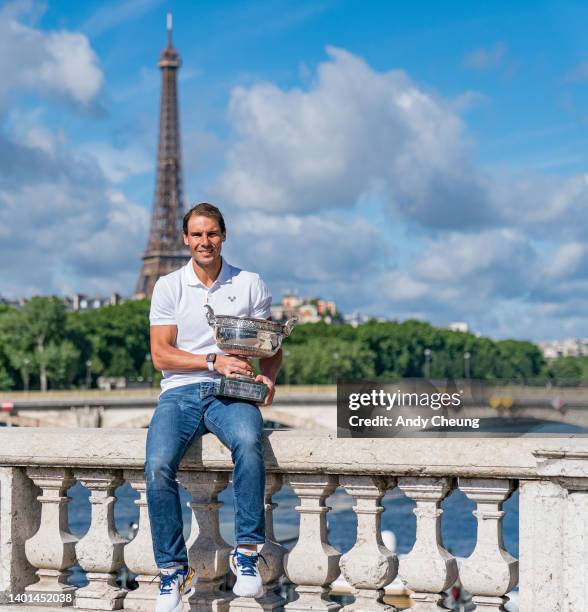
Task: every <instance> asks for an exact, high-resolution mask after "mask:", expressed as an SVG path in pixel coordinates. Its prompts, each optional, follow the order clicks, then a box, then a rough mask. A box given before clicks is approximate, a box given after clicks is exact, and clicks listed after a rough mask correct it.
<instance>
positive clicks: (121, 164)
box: [80, 141, 154, 183]
mask: <svg viewBox="0 0 588 612" xmlns="http://www.w3.org/2000/svg"><path fill="white" fill-rule="evenodd" d="M80 151H82V152H84V153H86V154H88V155H90V156H91V157H93V158H94V159H95V160H96V162H97V163H98V165H99V166H100V169H101V170H102V172H103V173H104V176H105V177H106V178H107V179H108V180H109V181H111V182H112V183H120V182H122V181H124V180H125V179H126V178H128V177H130V176H135V175H140V174H144V173H145V172H150V171H152V170H153V166H154V161H153V155H148V152H147V151H145V149H144V148H143V147H140V146H138V145H130V146H127V147H124V148H120V147H113V146H112V145H111V144H109V143H107V142H100V141H94V142H87V143H84V144H83V145H82V146H81V147H80Z"/></svg>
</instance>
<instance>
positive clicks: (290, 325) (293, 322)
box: [284, 317, 298, 338]
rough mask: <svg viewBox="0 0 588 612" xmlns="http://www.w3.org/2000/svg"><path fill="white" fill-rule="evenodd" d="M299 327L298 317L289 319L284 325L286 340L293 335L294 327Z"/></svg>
mask: <svg viewBox="0 0 588 612" xmlns="http://www.w3.org/2000/svg"><path fill="white" fill-rule="evenodd" d="M296 325H298V317H293V318H292V319H288V320H287V321H286V323H285V324H284V338H287V337H288V336H289V335H290V334H291V333H292V330H293V329H294V327H295V326H296Z"/></svg>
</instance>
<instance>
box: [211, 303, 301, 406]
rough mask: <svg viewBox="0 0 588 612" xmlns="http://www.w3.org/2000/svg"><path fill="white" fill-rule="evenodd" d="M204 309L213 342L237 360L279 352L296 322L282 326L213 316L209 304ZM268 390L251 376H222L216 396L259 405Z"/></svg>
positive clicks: (246, 319)
mask: <svg viewBox="0 0 588 612" xmlns="http://www.w3.org/2000/svg"><path fill="white" fill-rule="evenodd" d="M204 308H206V319H207V321H208V324H209V325H210V326H211V327H212V328H213V331H214V341H215V342H216V344H217V346H218V347H219V349H221V351H223V352H224V353H226V354H227V355H237V356H239V357H254V358H264V357H273V356H274V355H275V354H276V353H277V352H278V350H279V349H280V346H281V345H282V340H283V339H284V338H287V337H288V336H289V335H290V334H291V333H292V329H293V328H294V326H295V325H296V324H297V323H298V319H297V318H293V319H289V320H288V321H287V322H286V323H285V324H282V323H276V322H274V321H268V320H267V319H254V318H252V317H235V316H231V315H215V314H214V310H213V309H212V308H211V307H210V306H209V305H208V304H205V305H204ZM267 391H268V387H267V385H266V384H264V383H260V382H255V379H254V377H253V376H239V377H238V378H227V377H226V376H223V377H222V378H221V381H220V391H219V395H225V396H227V397H235V398H240V399H246V400H249V401H253V402H259V403H261V402H263V401H264V400H265V396H266V395H267Z"/></svg>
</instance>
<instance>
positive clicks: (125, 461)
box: [0, 428, 588, 612]
mask: <svg viewBox="0 0 588 612" xmlns="http://www.w3.org/2000/svg"><path fill="white" fill-rule="evenodd" d="M145 436H146V431H145V430H136V429H120V430H109V429H75V430H72V429H61V428H55V429H52V428H40V429H38V428H7V429H3V430H0V593H3V594H4V595H3V596H4V599H5V602H6V604H5V606H4V608H3V609H14V605H13V604H9V602H8V601H6V598H7V597H8V596H10V595H12V596H14V595H16V594H25V595H26V596H27V597H28V598H29V600H30V599H33V598H34V596H35V595H39V596H41V595H42V596H44V597H45V598H47V597H51V598H52V599H53V602H52V603H50V604H47V607H46V609H49V608H51V607H54V606H55V602H56V601H58V600H62V603H69V604H72V603H73V604H74V605H75V606H76V607H78V608H81V609H86V610H97V609H101V610H104V609H107V610H115V609H128V610H152V609H153V607H154V599H155V597H156V595H157V591H158V586H157V581H156V580H155V581H153V582H152V580H153V578H154V577H155V576H156V575H157V568H156V566H155V564H154V560H153V556H152V548H151V539H150V530H149V518H148V514H147V507H146V500H145V479H144V473H143V469H144V458H145V455H144V449H145ZM264 453H265V459H266V465H267V468H268V478H267V483H266V519H267V527H268V530H267V534H268V541H267V542H266V544H265V545H264V548H263V550H262V554H263V555H264V557H265V558H266V560H267V566H264V565H263V564H262V573H263V578H264V582H265V584H266V587H267V594H266V595H265V596H264V598H262V599H259V600H243V599H241V598H238V599H234V598H233V597H232V595H231V593H230V592H227V591H224V590H222V588H221V587H222V584H223V583H224V576H225V574H226V573H227V571H228V554H229V552H230V546H229V545H228V544H227V543H226V542H225V541H224V540H223V539H222V537H221V535H220V531H219V528H218V524H219V508H220V505H221V503H220V502H219V501H218V495H219V493H220V492H221V491H222V490H223V489H224V488H226V487H227V485H228V483H229V477H230V470H231V468H232V464H231V459H230V453H229V451H228V450H227V449H226V448H224V447H223V446H222V445H221V444H220V443H219V442H218V441H217V440H216V439H215V438H214V437H212V436H209V435H208V436H205V437H204V438H203V439H202V441H201V442H198V443H197V444H195V445H193V446H192V447H191V448H190V450H189V451H188V454H187V455H186V458H185V460H184V461H183V463H182V466H181V470H180V472H179V475H178V480H179V482H180V483H181V484H182V485H183V486H184V487H185V488H186V490H187V491H188V492H189V493H190V494H191V496H192V501H191V502H190V506H191V511H192V516H193V521H192V527H191V532H190V536H189V538H188V548H189V555H190V559H191V561H192V563H193V564H194V565H195V566H196V568H197V571H198V573H199V576H200V579H199V581H198V583H197V586H196V590H195V592H194V593H193V594H192V595H191V596H190V598H189V601H187V602H186V609H187V610H188V609H191V610H232V611H240V610H252V609H258V610H262V609H263V610H281V609H285V610H289V611H302V610H337V609H339V607H340V606H339V604H338V603H336V602H335V601H333V600H332V599H331V598H330V590H331V584H332V583H333V582H334V581H335V580H336V579H337V578H338V577H339V576H340V575H342V576H343V577H344V578H345V580H346V581H347V583H348V584H349V585H351V587H352V589H353V594H354V597H355V601H354V602H353V603H352V604H350V605H349V606H346V609H348V610H357V611H359V610H379V609H382V610H383V609H385V608H384V607H383V604H382V600H383V596H384V591H383V588H384V586H385V585H387V584H389V583H390V582H392V580H394V578H395V576H396V575H397V574H398V575H399V576H400V577H401V579H402V580H403V581H404V583H405V584H406V586H407V588H408V589H410V591H411V592H412V593H411V600H412V602H413V604H414V609H416V610H419V609H420V610H435V609H438V607H437V605H438V602H440V601H441V600H442V597H443V595H442V593H443V591H444V590H445V589H447V588H448V587H449V586H451V585H452V584H453V583H454V582H455V580H456V579H457V578H458V577H459V579H460V581H461V583H462V584H463V586H464V588H465V589H466V590H467V591H469V592H470V593H471V594H472V595H473V600H474V602H475V604H476V605H477V609H480V610H484V611H489V610H492V611H493V610H496V611H498V610H500V609H501V606H503V605H504V603H505V602H506V596H505V595H506V593H508V592H509V591H511V590H512V589H513V588H514V587H515V586H516V585H517V584H518V586H519V589H520V610H521V611H522V612H526V611H535V610H542V611H553V612H555V611H557V612H571V611H573V612H582V611H584V610H586V609H588V607H587V606H588V604H587V592H588V587H587V585H588V563H587V561H588V559H587V558H586V556H587V552H586V551H587V550H588V535H587V534H588V495H587V491H588V441H587V439H586V438H581V437H578V438H574V437H569V438H561V437H558V438H555V437H554V438H504V439H500V438H483V439H448V440H443V439H418V440H415V439H394V440H389V439H388V440H387V439H373V440H355V439H337V438H336V436H335V435H334V434H330V433H320V432H307V431H272V432H268V433H267V434H266V437H265V442H264ZM76 481H78V482H80V483H81V484H82V485H83V486H84V487H86V488H87V489H89V491H90V503H91V508H92V517H91V524H90V528H89V530H88V532H87V533H86V534H85V535H84V536H83V537H81V538H80V539H77V538H76V537H74V536H73V535H72V534H71V532H70V531H69V528H68V525H67V504H68V503H69V498H68V497H67V495H66V491H67V489H68V488H69V487H70V486H72V485H73V484H75V482H76ZM125 481H126V482H128V483H129V484H130V486H131V487H133V489H134V490H135V491H137V492H138V493H139V496H140V497H139V499H138V500H137V502H136V503H137V506H138V507H139V529H138V532H137V535H136V537H135V538H134V539H133V540H131V541H128V540H126V539H124V538H122V537H121V536H120V535H119V534H118V532H117V531H116V529H115V526H114V513H113V511H114V505H115V504H116V498H115V496H114V490H115V488H116V487H118V486H119V485H120V484H122V483H123V482H125ZM285 485H288V486H289V487H291V489H292V491H293V492H294V494H295V495H297V496H298V498H299V500H300V501H299V505H298V506H297V507H296V510H297V512H298V513H299V515H300V525H299V535H298V540H297V542H296V544H295V545H294V547H293V548H292V549H291V550H290V551H287V550H286V549H285V548H283V547H282V546H280V545H278V544H276V543H275V542H274V541H273V540H274V537H273V513H274V511H275V504H274V503H273V500H272V497H273V496H274V495H275V494H276V493H277V491H279V490H280V488H281V487H282V486H285ZM339 486H340V487H343V488H344V489H345V491H347V493H348V494H349V495H350V496H351V497H352V498H353V499H354V512H355V515H356V518H357V537H356V541H355V544H354V545H353V547H352V548H351V549H350V550H349V551H348V552H347V553H345V554H344V555H341V554H340V553H339V551H337V550H336V549H334V548H333V547H332V546H330V544H329V542H328V531H327V517H328V513H329V508H328V506H327V505H326V503H325V500H326V498H327V497H328V496H329V495H330V494H331V493H332V492H333V491H334V490H335V489H336V488H337V487H339ZM394 487H398V488H399V489H400V490H401V491H402V492H403V493H404V494H405V495H406V496H407V497H409V498H410V499H412V500H414V501H415V502H416V507H415V510H414V513H415V515H416V521H417V530H416V541H415V545H414V547H413V549H412V550H411V552H410V553H409V554H408V555H406V556H405V557H402V559H401V560H400V562H399V560H398V559H397V557H396V556H395V555H394V554H393V553H392V552H391V551H390V550H389V549H387V548H386V547H385V546H384V545H383V543H382V537H381V528H380V515H381V512H382V506H381V499H382V497H383V495H384V494H385V493H386V491H388V490H390V489H393V488H394ZM456 489H459V490H460V491H462V492H463V493H464V494H465V495H466V496H467V497H468V498H469V499H470V500H471V501H472V502H473V503H475V505H476V510H475V511H474V515H475V517H476V520H477V538H476V546H475V549H474V551H473V553H472V554H471V555H470V556H469V557H468V558H466V559H465V560H463V561H461V562H460V563H458V562H457V559H456V558H455V557H454V556H453V555H452V554H451V553H450V552H448V551H447V550H446V549H445V548H444V547H443V542H442V540H441V529H440V521H441V515H442V510H441V508H440V504H441V502H442V500H443V499H445V498H446V497H447V496H449V495H451V493H452V492H453V491H454V490H456ZM517 489H518V491H519V496H520V503H519V551H520V558H519V559H518V560H517V559H514V558H513V557H512V556H511V555H510V554H509V553H508V552H507V551H506V550H505V548H504V545H503V537H502V536H503V526H502V523H503V517H504V511H503V509H502V505H503V503H504V502H505V501H506V500H507V499H508V498H509V497H510V496H511V495H512V494H513V492H514V491H515V490H517ZM76 563H78V564H79V565H80V567H82V568H83V569H84V570H85V571H86V572H87V578H88V585H87V586H84V587H80V588H76V587H74V586H72V585H69V584H67V569H68V568H69V567H72V566H73V565H74V564H76ZM123 565H126V566H127V567H128V568H129V569H130V570H131V571H132V572H134V573H135V574H137V582H138V584H139V588H138V589H136V590H133V591H127V590H126V589H123V588H120V587H119V586H118V584H117V582H116V576H117V572H118V571H119V570H120V568H121V567H123ZM284 574H285V575H286V577H287V579H288V580H289V581H290V582H292V583H293V584H294V585H295V593H296V595H295V596H296V599H295V600H294V601H290V602H287V601H285V600H284V599H283V598H281V597H280V596H279V595H278V594H277V593H276V592H275V590H274V587H275V586H277V584H278V582H279V581H280V579H281V577H282V576H283V575H284ZM25 607H29V606H25ZM42 608H43V606H35V608H34V609H36V610H39V609H42Z"/></svg>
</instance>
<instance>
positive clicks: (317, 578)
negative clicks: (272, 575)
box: [284, 474, 341, 612]
mask: <svg viewBox="0 0 588 612" xmlns="http://www.w3.org/2000/svg"><path fill="white" fill-rule="evenodd" d="M288 483H289V484H290V486H291V487H292V490H293V491H294V493H295V494H296V495H298V497H299V498H300V505H299V506H297V507H296V510H297V511H298V512H299V513H300V530H299V535H298V542H297V543H296V546H294V548H293V549H292V550H291V551H290V552H289V553H287V554H286V557H285V560H284V561H285V566H286V574H287V575H288V578H289V579H290V580H291V581H292V582H293V583H294V584H296V585H297V587H296V593H297V595H298V598H297V599H296V600H295V601H292V602H290V603H289V604H287V605H286V607H285V609H286V610H288V611H289V612H297V611H299V610H301V611H302V610H329V611H331V612H334V611H335V610H338V609H339V608H340V607H341V606H340V605H339V604H338V603H335V602H334V601H330V600H329V599H328V593H329V585H330V584H331V582H333V580H335V579H336V578H337V577H338V576H339V559H340V557H341V554H340V553H339V552H338V551H337V550H335V549H334V548H333V547H332V546H330V545H329V544H328V542H327V512H328V511H329V510H330V508H329V507H328V506H325V499H326V498H327V497H328V496H329V495H330V494H331V493H332V492H333V491H334V490H335V489H336V487H337V477H336V476H332V475H329V474H292V475H291V476H290V477H289V478H288Z"/></svg>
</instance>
